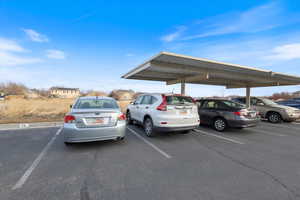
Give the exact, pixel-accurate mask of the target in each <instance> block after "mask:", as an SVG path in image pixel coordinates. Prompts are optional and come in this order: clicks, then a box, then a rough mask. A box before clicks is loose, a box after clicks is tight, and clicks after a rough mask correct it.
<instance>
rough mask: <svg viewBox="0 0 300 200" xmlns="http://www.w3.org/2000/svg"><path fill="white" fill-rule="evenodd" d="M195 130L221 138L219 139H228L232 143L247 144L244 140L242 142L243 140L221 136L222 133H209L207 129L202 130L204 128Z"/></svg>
mask: <svg viewBox="0 0 300 200" xmlns="http://www.w3.org/2000/svg"><path fill="white" fill-rule="evenodd" d="M193 131H195V132H197V133H202V134H204V135H208V136H213V137H216V138H219V139H222V140H226V141H229V142H232V143H235V144H245V143H244V142H241V141H238V140H235V139H231V138H228V137H224V136H220V135H217V134H214V133H208V132H206V131H202V130H199V129H194V130H193Z"/></svg>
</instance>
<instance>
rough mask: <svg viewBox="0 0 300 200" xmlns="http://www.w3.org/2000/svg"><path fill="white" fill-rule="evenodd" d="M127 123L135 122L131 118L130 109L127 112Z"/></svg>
mask: <svg viewBox="0 0 300 200" xmlns="http://www.w3.org/2000/svg"><path fill="white" fill-rule="evenodd" d="M126 123H127V124H128V125H130V124H133V120H132V119H131V114H130V111H127V113H126Z"/></svg>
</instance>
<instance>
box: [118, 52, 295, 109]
mask: <svg viewBox="0 0 300 200" xmlns="http://www.w3.org/2000/svg"><path fill="white" fill-rule="evenodd" d="M122 78H126V79H137V80H151V81H163V82H166V84H167V85H171V84H177V83H181V94H185V84H186V83H192V84H206V85H219V86H225V87H226V88H246V97H247V98H246V99H247V106H249V105H250V101H249V100H250V88H252V87H268V86H285V85H299V84H300V77H298V76H292V75H287V74H283V73H277V72H273V71H270V70H263V69H258V68H253V67H248V66H242V65H236V64H230V63H224V62H218V61H213V60H208V59H203V58H196V57H191V56H185V55H179V54H174V53H169V52H161V53H159V54H158V55H156V56H153V57H152V58H150V59H149V60H147V61H146V62H145V63H143V64H141V65H139V66H138V67H136V68H134V69H133V70H131V71H129V72H128V73H126V74H125V75H123V76H122Z"/></svg>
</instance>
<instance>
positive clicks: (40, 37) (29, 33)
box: [22, 29, 49, 42]
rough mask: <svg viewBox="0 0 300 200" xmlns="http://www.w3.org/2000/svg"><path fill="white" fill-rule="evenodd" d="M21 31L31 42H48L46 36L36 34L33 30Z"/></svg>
mask: <svg viewBox="0 0 300 200" xmlns="http://www.w3.org/2000/svg"><path fill="white" fill-rule="evenodd" d="M22 30H23V31H24V32H25V33H26V35H27V36H28V37H29V38H30V40H31V41H33V42H48V41H49V39H48V37H47V36H46V35H43V34H41V33H38V32H37V31H35V30H32V29H22Z"/></svg>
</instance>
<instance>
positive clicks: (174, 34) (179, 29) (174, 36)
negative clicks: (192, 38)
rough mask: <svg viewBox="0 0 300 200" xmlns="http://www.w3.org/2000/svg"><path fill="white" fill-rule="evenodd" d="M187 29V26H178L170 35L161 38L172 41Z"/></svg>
mask: <svg viewBox="0 0 300 200" xmlns="http://www.w3.org/2000/svg"><path fill="white" fill-rule="evenodd" d="M185 30H186V27H185V26H178V27H177V28H176V31H175V32H173V33H170V34H168V35H165V36H163V37H161V40H162V41H164V42H172V41H174V40H175V39H177V38H178V37H180V36H181V34H182V33H183V32H184V31H185Z"/></svg>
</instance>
